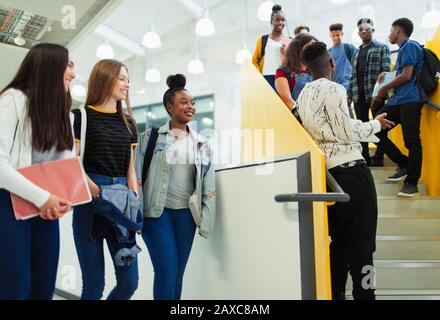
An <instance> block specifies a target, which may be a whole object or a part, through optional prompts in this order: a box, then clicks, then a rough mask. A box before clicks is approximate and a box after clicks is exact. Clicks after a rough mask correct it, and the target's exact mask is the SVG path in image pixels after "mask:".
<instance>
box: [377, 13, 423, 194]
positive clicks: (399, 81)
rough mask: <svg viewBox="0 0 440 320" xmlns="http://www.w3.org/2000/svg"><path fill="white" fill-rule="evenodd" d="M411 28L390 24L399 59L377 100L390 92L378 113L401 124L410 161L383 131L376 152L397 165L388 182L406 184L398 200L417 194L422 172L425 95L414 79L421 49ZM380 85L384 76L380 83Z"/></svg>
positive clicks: (401, 23)
mask: <svg viewBox="0 0 440 320" xmlns="http://www.w3.org/2000/svg"><path fill="white" fill-rule="evenodd" d="M413 30H414V25H413V23H412V22H411V20H409V19H407V18H401V19H398V20H396V21H394V22H393V24H392V28H391V32H390V35H389V39H390V42H391V43H392V44H398V45H399V55H398V57H397V64H396V71H397V72H396V75H397V76H396V78H395V79H394V80H393V81H391V82H390V83H388V84H387V85H385V86H383V87H382V88H381V89H380V90H379V93H378V99H381V98H382V99H383V98H384V97H385V95H386V92H387V91H389V90H391V89H393V93H394V94H393V96H392V97H391V99H390V100H388V102H387V104H386V105H385V106H384V107H383V108H382V109H381V110H380V112H381V113H382V112H386V113H387V114H388V118H389V119H390V120H391V121H393V122H394V123H396V125H397V124H399V123H401V124H402V131H403V139H404V141H405V147H406V148H407V149H408V150H409V157H406V156H405V155H403V154H402V152H400V150H399V149H398V148H397V147H396V146H395V145H394V144H393V143H392V142H391V140H390V139H389V138H388V135H387V133H388V131H389V130H384V131H382V132H381V133H380V134H378V137H379V138H380V143H379V148H381V150H383V151H384V152H385V154H386V155H387V156H388V157H389V158H390V159H391V160H392V161H393V162H394V163H396V164H398V165H399V168H398V169H397V172H396V174H394V175H393V176H391V177H389V178H388V180H389V181H393V182H395V181H401V180H404V179H405V178H406V179H405V184H404V186H403V188H402V190H401V191H400V192H399V193H398V196H401V197H414V195H416V194H417V193H418V189H417V184H418V181H419V179H420V175H421V171H422V143H421V140H420V117H421V113H422V107H423V103H424V101H425V100H426V95H425V93H424V91H423V89H422V88H421V87H420V86H419V85H418V82H417V75H418V74H419V73H420V71H421V70H422V68H423V49H422V47H421V46H420V45H419V44H418V43H417V42H415V41H413V40H410V39H409V37H410V36H411V34H412V33H413ZM382 81H383V75H381V76H380V78H379V82H382Z"/></svg>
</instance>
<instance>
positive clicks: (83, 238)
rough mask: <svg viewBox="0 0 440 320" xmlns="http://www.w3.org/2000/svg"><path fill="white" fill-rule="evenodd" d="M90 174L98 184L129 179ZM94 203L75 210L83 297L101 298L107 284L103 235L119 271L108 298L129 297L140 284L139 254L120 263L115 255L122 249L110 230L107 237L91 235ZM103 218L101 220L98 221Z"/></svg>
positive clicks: (119, 298) (83, 298) (74, 223)
mask: <svg viewBox="0 0 440 320" xmlns="http://www.w3.org/2000/svg"><path fill="white" fill-rule="evenodd" d="M88 176H89V177H90V179H92V180H93V181H94V182H95V183H96V184H97V185H112V184H124V185H126V184H127V179H126V178H125V177H122V178H112V177H107V176H102V175H98V174H91V173H89V174H88ZM92 220H93V205H92V203H87V204H84V205H81V206H78V207H76V208H75V209H74V213H73V236H74V239H75V247H76V251H77V254H78V259H79V264H80V266H81V272H82V280H83V288H82V294H81V299H82V300H99V299H101V298H102V295H103V292H104V285H105V268H104V265H105V262H104V238H105V240H106V242H107V246H108V249H109V252H110V255H111V256H112V260H113V265H114V267H115V273H116V281H117V284H116V287H115V288H114V289H113V290H112V292H111V293H110V295H109V296H108V300H129V299H130V298H131V297H132V296H133V294H134V293H135V291H136V289H137V287H138V280H139V279H138V262H137V258H136V260H135V261H133V262H132V263H131V264H130V265H129V266H125V267H119V266H116V265H115V263H114V258H115V255H116V253H117V252H118V250H119V247H118V241H117V239H116V236H115V235H114V234H113V233H112V232H109V233H107V234H106V235H105V237H103V238H100V239H92V237H91V235H92ZM100 222H102V220H98V223H100Z"/></svg>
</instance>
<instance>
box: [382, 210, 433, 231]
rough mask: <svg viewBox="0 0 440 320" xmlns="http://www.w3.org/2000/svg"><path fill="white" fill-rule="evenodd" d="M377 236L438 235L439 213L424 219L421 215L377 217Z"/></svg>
mask: <svg viewBox="0 0 440 320" xmlns="http://www.w3.org/2000/svg"><path fill="white" fill-rule="evenodd" d="M377 234H379V235H387V234H394V235H432V234H440V213H439V214H437V215H435V217H434V218H425V217H424V216H423V215H413V216H412V217H408V216H405V215H404V217H395V216H394V217H393V216H391V218H390V217H389V216H387V215H379V221H378V224H377Z"/></svg>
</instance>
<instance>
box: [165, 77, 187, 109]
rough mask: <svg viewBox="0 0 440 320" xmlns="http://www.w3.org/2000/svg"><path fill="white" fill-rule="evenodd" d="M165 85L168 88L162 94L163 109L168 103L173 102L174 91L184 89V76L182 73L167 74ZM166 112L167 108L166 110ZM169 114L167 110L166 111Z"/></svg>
mask: <svg viewBox="0 0 440 320" xmlns="http://www.w3.org/2000/svg"><path fill="white" fill-rule="evenodd" d="M167 85H168V87H169V89H168V90H167V91H166V92H165V94H164V96H163V105H164V107H165V109H166V108H167V106H168V105H169V104H170V103H173V100H174V97H175V96H176V93H177V92H179V91H182V90H185V86H186V78H185V76H184V75H183V74H176V75H171V76H168V78H167ZM167 112H168V110H167ZM168 114H169V112H168Z"/></svg>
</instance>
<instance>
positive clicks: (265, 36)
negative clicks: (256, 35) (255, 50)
mask: <svg viewBox="0 0 440 320" xmlns="http://www.w3.org/2000/svg"><path fill="white" fill-rule="evenodd" d="M267 40H269V35H268V34H266V35H264V36H263V37H261V42H262V45H261V56H262V57H264V55H265V54H266V45H267Z"/></svg>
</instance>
